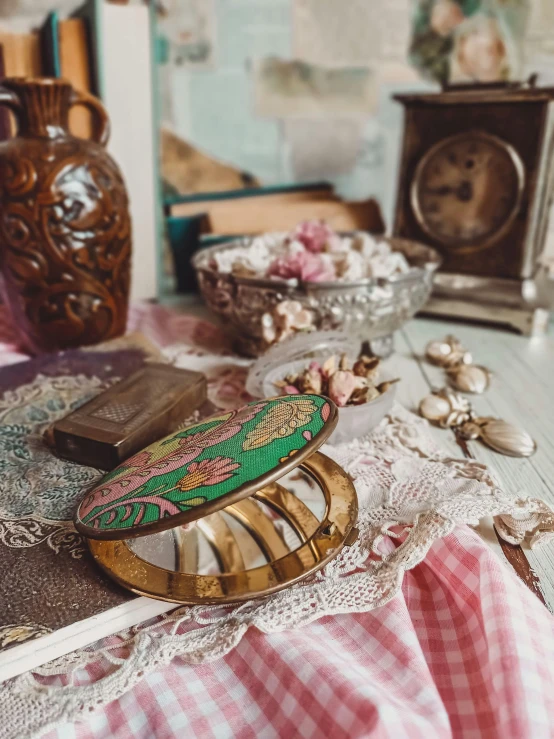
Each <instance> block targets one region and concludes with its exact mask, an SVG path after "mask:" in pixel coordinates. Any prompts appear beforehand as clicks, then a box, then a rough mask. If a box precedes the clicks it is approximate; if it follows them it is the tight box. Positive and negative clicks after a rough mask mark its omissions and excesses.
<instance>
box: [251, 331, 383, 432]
mask: <svg viewBox="0 0 554 739" xmlns="http://www.w3.org/2000/svg"><path fill="white" fill-rule="evenodd" d="M359 348H360V347H359V343H358V342H357V341H356V340H355V339H354V340H353V339H351V338H350V337H348V336H347V335H346V334H343V333H340V332H336V331H323V332H318V333H314V334H297V335H296V336H294V337H293V338H291V339H289V340H287V341H284V342H283V343H282V344H277V345H276V346H274V347H272V348H271V349H270V351H268V352H267V353H266V354H265V355H264V356H263V357H261V358H260V359H259V360H258V361H257V362H255V363H254V365H253V366H252V368H251V370H250V373H249V375H248V379H247V381H246V389H247V391H248V392H249V393H250V395H252V396H253V397H255V398H271V397H274V396H275V395H279V394H280V393H279V388H278V387H277V386H276V385H275V383H276V382H278V381H279V380H284V378H285V377H286V376H287V375H289V374H291V373H292V374H296V373H300V372H302V370H304V369H306V368H307V367H308V365H309V363H310V362H311V361H313V360H317V361H320V362H323V361H325V360H326V359H327V358H328V357H330V356H331V355H333V354H335V355H341V354H346V356H347V357H348V360H349V362H350V364H352V363H353V362H354V361H355V360H356V359H357V358H358V356H359V354H360V351H359ZM392 379H394V375H393V374H392V373H391V372H390V371H389V370H388V368H387V363H386V362H382V363H381V371H380V373H379V382H385V381H387V380H392ZM395 396H396V383H395V384H393V385H391V386H390V387H389V388H388V390H386V391H385V392H384V393H382V394H381V395H380V396H379V397H378V398H375V399H374V400H371V401H369V403H363V404H362V405H350V406H344V407H342V408H339V420H338V423H337V426H336V428H335V430H334V431H333V433H332V434H331V436H330V437H329V439H328V442H327V443H329V444H343V443H345V442H348V441H352V440H353V439H358V438H360V437H362V436H366V435H367V434H369V433H370V432H371V431H373V429H375V428H376V427H377V426H378V425H379V423H380V422H381V421H382V420H383V418H385V416H386V415H387V413H389V412H390V411H391V409H392V406H393V404H394V398H395Z"/></svg>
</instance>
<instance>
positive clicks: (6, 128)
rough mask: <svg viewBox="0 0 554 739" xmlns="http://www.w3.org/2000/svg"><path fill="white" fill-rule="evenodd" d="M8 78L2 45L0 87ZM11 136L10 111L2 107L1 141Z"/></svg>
mask: <svg viewBox="0 0 554 739" xmlns="http://www.w3.org/2000/svg"><path fill="white" fill-rule="evenodd" d="M5 76H6V65H5V62H4V47H3V46H2V44H0V85H1V84H2V81H3V80H4V77H5ZM10 135H11V123H10V114H9V112H8V109H7V108H6V107H4V106H3V105H0V141H5V140H6V139H9V138H10Z"/></svg>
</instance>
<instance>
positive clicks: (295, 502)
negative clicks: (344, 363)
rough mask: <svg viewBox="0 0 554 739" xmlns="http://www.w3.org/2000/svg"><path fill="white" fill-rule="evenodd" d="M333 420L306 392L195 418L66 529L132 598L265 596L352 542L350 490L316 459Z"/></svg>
mask: <svg viewBox="0 0 554 739" xmlns="http://www.w3.org/2000/svg"><path fill="white" fill-rule="evenodd" d="M336 421H337V409H336V406H335V405H334V404H333V403H332V401H330V400H329V399H328V398H323V397H321V396H316V395H296V396H294V397H287V398H270V399H267V398H266V399H262V400H260V401H255V402H253V403H250V404H249V405H247V406H244V407H243V408H241V409H238V410H237V411H229V412H224V413H222V414H219V415H217V416H212V417H211V418H208V419H204V420H203V421H201V422H199V423H198V424H195V425H194V426H190V427H188V428H186V429H183V430H181V431H178V432H176V433H175V434H173V435H172V436H169V437H166V438H165V439H161V440H160V441H158V442H156V443H155V444H153V445H151V446H150V447H147V448H146V449H145V450H143V451H142V452H140V453H139V454H137V455H134V456H133V457H131V458H130V459H128V460H126V461H125V462H124V463H123V464H121V465H120V466H119V467H118V468H116V469H115V470H113V471H112V472H110V473H108V475H106V477H105V478H104V479H103V480H102V481H101V482H100V483H99V485H98V486H97V487H96V488H94V489H93V490H91V491H89V492H88V493H87V495H86V496H85V497H84V498H83V500H82V502H81V504H80V506H79V508H78V510H77V515H76V519H75V524H76V526H77V528H78V529H79V530H80V531H82V532H83V533H84V534H85V535H86V536H87V540H88V544H89V547H90V550H91V552H92V554H93V556H94V558H95V559H96V561H97V562H98V564H99V565H100V566H101V567H102V568H103V569H104V570H105V571H106V572H107V573H108V574H109V575H110V577H112V578H113V579H114V580H116V581H117V582H118V583H120V584H121V585H123V586H124V587H126V588H128V589H129V590H132V591H133V592H135V593H139V594H141V595H146V596H150V597H153V598H158V599H161V600H167V601H171V602H175V603H186V604H208V603H215V604H217V603H221V604H223V603H231V602H236V601H242V600H249V599H251V598H255V597H259V596H263V595H267V594H269V593H272V592H275V591H277V590H280V589H282V588H284V587H287V586H288V585H291V584H293V583H294V582H297V581H298V580H301V579H303V578H305V577H307V576H308V575H310V574H311V573H313V572H315V571H316V570H318V569H320V568H321V567H323V566H324V565H325V564H326V563H327V562H328V561H329V560H331V559H332V558H333V557H335V556H336V555H337V554H338V552H339V551H340V549H341V548H342V547H343V546H344V545H345V544H349V543H351V542H352V541H353V540H354V539H355V537H356V530H355V528H354V526H355V522H356V517H357V500H356V492H355V490H354V486H353V484H352V481H351V480H350V478H349V476H348V475H347V474H346V472H345V471H344V470H343V469H342V468H341V467H340V466H339V465H338V464H337V463H336V462H334V461H333V460H332V459H330V458H328V457H327V456H325V455H324V454H322V453H321V452H319V451H318V449H319V447H320V446H321V444H322V443H323V442H324V441H325V440H326V439H328V437H329V435H330V434H331V433H332V431H333V429H334V428H335V425H336Z"/></svg>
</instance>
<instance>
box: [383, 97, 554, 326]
mask: <svg viewBox="0 0 554 739" xmlns="http://www.w3.org/2000/svg"><path fill="white" fill-rule="evenodd" d="M395 99H396V100H398V101H400V102H401V103H402V104H403V105H404V106H405V111H406V117H405V131H404V144H403V152H402V162H401V168H400V180H399V189H398V198H397V207H396V220H395V226H394V233H395V235H396V236H401V237H404V238H410V239H415V240H417V241H422V242H424V243H426V244H428V245H430V246H433V247H435V248H436V249H438V250H439V251H440V252H441V254H442V257H443V265H442V268H441V271H440V272H439V273H438V274H437V277H436V280H435V289H434V292H433V298H432V300H431V302H430V303H429V305H428V306H426V311H428V312H432V313H434V314H440V315H448V316H459V317H467V318H474V319H480V320H487V321H495V322H500V323H507V324H510V325H511V326H513V327H515V328H517V329H519V330H520V331H522V332H523V333H533V332H537V331H540V330H541V329H542V328H544V326H545V325H546V322H547V318H548V308H549V305H550V301H551V295H550V292H551V288H550V286H549V281H548V279H547V278H546V276H545V275H546V273H544V274H543V273H541V268H540V266H539V257H540V255H541V253H542V251H543V247H544V244H545V238H546V232H547V225H548V212H549V205H550V202H551V197H552V186H553V184H554V179H553V172H552V163H553V143H554V107H553V106H554V89H551V88H538V87H535V86H534V85H533V84H532V83H530V84H522V85H513V84H510V85H481V86H464V87H457V88H448V89H445V90H444V91H443V92H442V93H436V94H423V95H398V96H396V98H395ZM543 272H544V271H543Z"/></svg>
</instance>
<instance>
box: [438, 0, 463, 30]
mask: <svg viewBox="0 0 554 739" xmlns="http://www.w3.org/2000/svg"><path fill="white" fill-rule="evenodd" d="M464 18H465V16H464V14H463V12H462V9H461V8H460V6H459V5H458V3H456V2H454V0H439V2H437V3H436V4H435V5H434V7H433V10H432V11H431V28H432V29H433V31H435V32H436V33H438V34H439V36H448V35H449V34H451V33H452V31H453V30H454V29H455V28H456V26H459V25H460V23H461V22H462V21H463V20H464Z"/></svg>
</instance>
